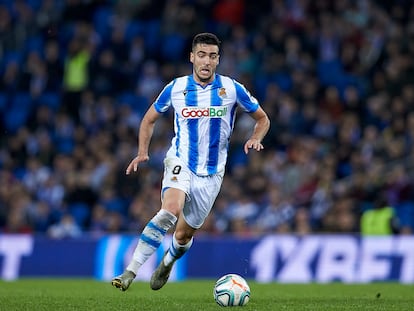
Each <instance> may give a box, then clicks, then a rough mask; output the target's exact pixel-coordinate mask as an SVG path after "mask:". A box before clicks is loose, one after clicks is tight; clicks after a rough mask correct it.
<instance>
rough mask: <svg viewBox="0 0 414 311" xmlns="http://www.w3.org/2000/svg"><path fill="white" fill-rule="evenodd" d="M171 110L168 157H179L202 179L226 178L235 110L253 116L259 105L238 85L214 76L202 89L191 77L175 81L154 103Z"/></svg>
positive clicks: (227, 79) (161, 109)
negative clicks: (171, 120) (171, 122)
mask: <svg viewBox="0 0 414 311" xmlns="http://www.w3.org/2000/svg"><path fill="white" fill-rule="evenodd" d="M170 106H172V107H173V109H174V112H175V117H174V131H175V136H174V137H173V139H172V142H171V147H170V149H169V150H168V152H167V156H177V157H179V158H180V159H181V160H182V161H183V162H184V163H186V164H187V165H188V167H189V169H190V170H191V171H192V172H193V173H195V174H196V175H199V176H208V175H212V174H216V173H219V174H224V170H225V165H226V161H227V152H228V145H229V140H230V135H231V133H232V131H233V127H234V121H235V116H236V108H237V106H240V107H241V108H242V109H243V110H244V111H246V112H249V113H252V112H255V111H256V110H257V109H258V108H259V103H258V102H257V100H256V98H254V97H253V96H252V95H250V93H249V92H248V91H247V90H246V88H245V87H244V86H243V85H242V84H240V83H239V82H237V81H235V80H234V79H231V78H229V77H227V76H222V75H219V74H216V75H215V79H214V81H213V82H212V83H210V84H208V85H206V86H205V87H202V86H201V85H200V84H198V83H197V82H196V81H195V80H194V78H193V76H192V75H188V76H183V77H179V78H176V79H174V80H173V81H171V82H170V83H169V84H167V85H166V86H165V87H164V89H163V90H162V91H161V93H160V94H159V96H158V97H157V99H156V100H155V102H154V108H155V110H156V111H158V112H160V113H163V112H165V111H167V110H168V109H169V107H170Z"/></svg>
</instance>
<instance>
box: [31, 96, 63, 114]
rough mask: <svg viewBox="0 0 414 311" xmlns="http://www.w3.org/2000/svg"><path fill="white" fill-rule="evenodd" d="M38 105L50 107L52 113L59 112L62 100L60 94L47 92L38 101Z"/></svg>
mask: <svg viewBox="0 0 414 311" xmlns="http://www.w3.org/2000/svg"><path fill="white" fill-rule="evenodd" d="M37 104H38V105H45V106H47V107H49V108H50V109H51V110H52V111H54V112H56V111H58V110H59V107H60V104H61V98H60V95H59V94H58V93H54V92H47V93H44V94H42V95H41V96H40V97H39V99H38V100H37Z"/></svg>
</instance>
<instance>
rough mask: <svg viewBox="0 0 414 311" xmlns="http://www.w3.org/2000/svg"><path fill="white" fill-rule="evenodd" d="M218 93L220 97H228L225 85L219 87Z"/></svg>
mask: <svg viewBox="0 0 414 311" xmlns="http://www.w3.org/2000/svg"><path fill="white" fill-rule="evenodd" d="M218 95H219V96H220V97H224V98H226V97H227V93H226V89H225V88H224V87H221V88H220V89H219V91H218Z"/></svg>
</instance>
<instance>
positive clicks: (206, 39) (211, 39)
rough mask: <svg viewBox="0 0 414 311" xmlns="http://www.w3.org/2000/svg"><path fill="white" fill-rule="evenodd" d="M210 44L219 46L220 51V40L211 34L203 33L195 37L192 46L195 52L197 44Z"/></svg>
mask: <svg viewBox="0 0 414 311" xmlns="http://www.w3.org/2000/svg"><path fill="white" fill-rule="evenodd" d="M200 43H202V44H210V45H217V46H218V48H219V49H220V43H221V42H220V40H219V38H217V36H216V35H215V34H212V33H209V32H202V33H199V34H197V35H195V37H194V39H193V44H192V45H191V48H192V49H193V50H194V48H195V46H196V45H197V44H200Z"/></svg>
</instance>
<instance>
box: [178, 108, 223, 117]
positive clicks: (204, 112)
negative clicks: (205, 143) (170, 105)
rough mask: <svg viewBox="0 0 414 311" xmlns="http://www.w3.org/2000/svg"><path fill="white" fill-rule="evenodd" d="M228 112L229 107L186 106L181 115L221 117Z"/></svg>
mask: <svg viewBox="0 0 414 311" xmlns="http://www.w3.org/2000/svg"><path fill="white" fill-rule="evenodd" d="M226 113H227V107H205V108H199V107H185V108H183V109H181V115H182V116H183V118H186V119H198V118H202V117H206V118H221V117H224V116H225V115H226Z"/></svg>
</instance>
